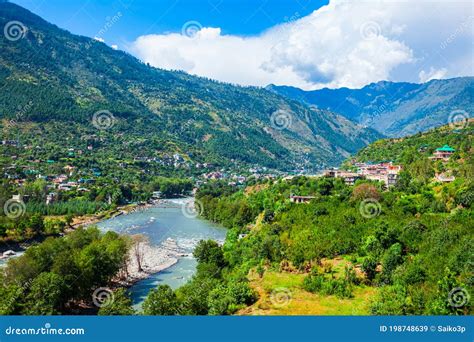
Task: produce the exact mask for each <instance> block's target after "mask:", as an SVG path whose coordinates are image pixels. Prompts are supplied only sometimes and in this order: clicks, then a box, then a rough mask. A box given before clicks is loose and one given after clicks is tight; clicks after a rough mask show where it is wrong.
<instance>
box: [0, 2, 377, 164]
mask: <svg viewBox="0 0 474 342" xmlns="http://www.w3.org/2000/svg"><path fill="white" fill-rule="evenodd" d="M15 25H16V27H15ZM0 27H2V28H4V29H5V30H4V31H5V32H7V29H8V34H5V35H1V36H0V51H1V52H0V88H1V89H2V92H1V93H0V113H1V114H0V119H3V124H2V126H3V137H4V139H9V138H10V139H11V138H12V136H15V134H17V135H19V136H21V139H22V140H24V144H26V145H33V146H40V147H41V146H49V147H48V149H49V150H50V151H52V153H54V152H55V151H56V152H58V153H59V152H61V153H64V148H66V147H76V148H77V147H78V146H79V145H80V146H83V145H84V142H83V140H84V139H80V138H81V137H86V138H85V140H90V137H91V136H92V137H93V139H96V140H99V142H100V144H101V146H102V150H103V151H104V150H105V152H104V153H108V154H107V156H108V158H110V159H111V160H116V159H118V158H119V157H120V158H122V157H125V156H127V157H137V156H139V157H148V156H162V155H164V154H170V153H179V154H181V155H184V156H185V158H187V159H189V160H191V162H196V163H197V162H211V163H214V164H216V165H220V166H236V165H260V166H266V167H270V168H276V169H282V170H290V169H294V168H302V167H305V168H306V169H319V168H322V167H325V166H326V165H335V164H337V163H339V162H340V161H341V160H343V159H344V158H345V157H347V156H348V155H349V154H351V153H354V152H356V151H357V150H358V149H360V148H362V147H363V146H365V145H367V144H368V143H370V142H371V141H373V140H375V139H377V138H379V137H380V134H379V133H377V132H375V131H373V130H371V129H366V128H364V127H362V126H360V125H357V124H354V123H353V122H351V121H350V120H347V119H346V118H344V117H342V116H340V115H337V114H334V113H332V112H330V111H326V110H315V109H310V108H309V107H307V106H306V105H303V104H301V103H299V102H298V101H294V100H289V99H287V98H285V97H283V96H280V95H278V94H274V93H272V92H269V91H267V90H265V89H262V88H256V87H240V86H235V85H231V84H225V83H220V82H216V81H212V80H209V79H205V78H200V77H195V76H191V75H188V74H186V73H184V72H177V71H165V70H161V69H157V68H153V67H151V66H149V65H146V64H144V63H142V62H141V61H139V60H138V59H136V58H134V57H133V56H131V55H129V54H128V53H126V52H123V51H116V50H114V49H112V48H110V47H108V46H107V45H105V44H103V43H101V42H98V41H96V40H92V39H90V38H86V37H81V36H77V35H73V34H71V33H69V32H67V31H65V30H62V29H60V28H58V27H56V26H55V25H52V24H50V23H48V22H46V21H44V20H43V19H41V18H40V17H38V16H37V15H35V14H33V13H31V12H29V11H27V10H26V9H24V8H22V7H20V6H17V5H15V4H12V3H0ZM24 28H26V30H25V29H24ZM15 29H16V30H15ZM95 113H98V116H97V114H96V116H94V114H95ZM94 117H95V121H94V120H93V118H94ZM12 120H13V121H14V123H16V125H15V126H14V127H15V129H13V128H12V127H11V126H9V125H8V122H11V121H12ZM97 121H99V126H100V127H99V128H105V129H97V127H96V126H97ZM93 123H95V124H96V125H95V126H94V125H93ZM102 126H104V127H102ZM94 151H95V150H94Z"/></svg>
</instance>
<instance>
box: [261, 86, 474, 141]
mask: <svg viewBox="0 0 474 342" xmlns="http://www.w3.org/2000/svg"><path fill="white" fill-rule="evenodd" d="M267 89H269V90H271V91H273V92H275V93H278V94H281V95H284V96H286V97H288V98H292V99H296V100H298V101H300V102H303V103H306V104H311V105H315V106H317V107H318V108H321V109H326V110H330V111H334V112H336V113H339V114H342V115H344V116H345V117H346V118H348V119H350V120H353V121H355V122H358V123H359V124H362V125H365V126H368V127H371V128H373V129H376V130H377V131H379V132H381V133H382V134H385V135H387V136H394V137H395V136H405V135H410V134H415V133H417V132H420V131H425V130H427V129H430V128H433V127H436V126H440V125H443V124H446V123H448V122H449V121H450V120H452V119H453V118H456V119H462V118H463V117H464V118H467V117H470V116H471V115H472V112H473V110H474V77H460V78H453V79H447V80H432V81H429V82H427V83H423V84H414V83H403V82H402V83H395V82H386V81H382V82H378V83H372V84H369V85H367V86H365V87H363V88H361V89H348V88H340V89H327V88H325V89H320V90H314V91H304V90H301V89H299V88H294V87H287V86H275V85H269V86H268V87H267Z"/></svg>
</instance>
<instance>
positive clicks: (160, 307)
mask: <svg viewBox="0 0 474 342" xmlns="http://www.w3.org/2000/svg"><path fill="white" fill-rule="evenodd" d="M178 309H179V303H178V299H177V297H176V294H175V293H174V292H173V290H172V289H171V287H169V286H168V285H160V286H158V288H156V289H153V290H151V291H150V293H149V294H148V296H147V298H146V300H145V301H144V302H143V313H144V314H145V315H163V316H171V315H176V314H178Z"/></svg>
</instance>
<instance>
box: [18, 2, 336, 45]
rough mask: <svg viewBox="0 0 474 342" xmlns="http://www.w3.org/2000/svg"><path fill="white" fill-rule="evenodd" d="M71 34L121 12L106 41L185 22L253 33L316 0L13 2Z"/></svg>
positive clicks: (93, 28) (92, 30)
mask: <svg viewBox="0 0 474 342" xmlns="http://www.w3.org/2000/svg"><path fill="white" fill-rule="evenodd" d="M12 2H14V3H16V4H18V5H20V6H23V7H25V8H27V9H29V10H30V11H32V12H34V13H36V14H38V15H40V16H41V17H43V18H44V19H46V20H48V21H49V22H52V23H54V24H56V25H58V26H59V27H61V28H65V29H67V30H69V31H71V32H72V33H75V34H81V35H85V36H88V37H94V36H95V35H96V34H97V32H99V31H100V30H101V29H102V27H103V26H104V23H105V22H107V18H111V17H113V16H114V15H116V14H117V13H118V12H120V13H121V14H122V17H121V20H119V21H118V22H117V23H116V24H115V25H113V27H111V28H110V29H109V30H107V32H105V33H104V34H103V37H101V38H103V39H105V40H106V41H107V42H109V43H110V44H119V45H120V44H121V43H123V42H131V41H133V40H135V39H136V38H137V37H139V36H141V35H145V34H153V33H154V34H159V33H166V32H181V28H182V26H183V25H184V24H185V23H186V22H189V21H197V22H199V23H200V24H201V25H203V26H210V27H220V28H221V29H222V32H223V34H235V35H254V34H258V33H260V32H262V31H264V30H266V29H268V28H269V27H271V26H274V25H276V24H279V23H282V22H285V21H288V20H291V18H295V17H302V16H306V15H308V14H310V13H311V12H313V11H314V10H315V9H318V8H320V7H321V6H322V5H325V4H327V1H320V0H271V1H270V0H154V1H153V0H94V1H92V0H80V1H70V0H12Z"/></svg>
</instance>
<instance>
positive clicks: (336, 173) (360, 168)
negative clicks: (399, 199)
mask: <svg viewBox="0 0 474 342" xmlns="http://www.w3.org/2000/svg"><path fill="white" fill-rule="evenodd" d="M353 165H354V166H355V167H357V171H356V172H349V171H344V170H338V169H330V170H328V171H326V172H325V175H326V176H327V177H333V178H342V179H344V182H345V183H346V184H347V185H354V184H355V182H356V181H357V180H358V179H362V178H363V179H369V180H374V181H379V182H382V183H384V184H385V186H387V187H389V186H394V185H395V184H396V183H397V180H398V174H399V173H400V171H401V170H402V166H401V165H396V164H393V163H392V162H383V163H377V164H373V163H354V164H353Z"/></svg>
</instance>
